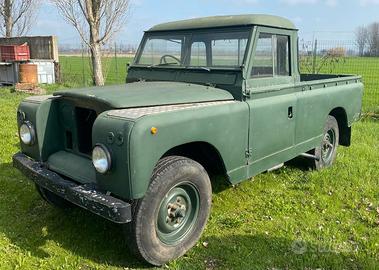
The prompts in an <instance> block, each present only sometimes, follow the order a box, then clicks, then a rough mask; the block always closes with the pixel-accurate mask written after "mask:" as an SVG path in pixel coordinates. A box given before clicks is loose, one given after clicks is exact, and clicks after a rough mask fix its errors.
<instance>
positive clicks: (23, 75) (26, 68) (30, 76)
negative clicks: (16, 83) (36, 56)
mask: <svg viewBox="0 0 379 270" xmlns="http://www.w3.org/2000/svg"><path fill="white" fill-rule="evenodd" d="M19 73H20V78H19V79H20V83H35V84H37V83H38V72H37V65H34V64H20V66H19Z"/></svg>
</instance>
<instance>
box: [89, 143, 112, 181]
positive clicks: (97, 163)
mask: <svg viewBox="0 0 379 270" xmlns="http://www.w3.org/2000/svg"><path fill="white" fill-rule="evenodd" d="M92 164H93V166H94V167H95V169H96V171H98V172H99V173H102V174H104V173H106V172H108V171H109V170H110V168H111V154H110V153H109V151H108V149H107V148H106V147H105V146H104V145H102V144H96V145H95V147H94V148H93V150H92Z"/></svg>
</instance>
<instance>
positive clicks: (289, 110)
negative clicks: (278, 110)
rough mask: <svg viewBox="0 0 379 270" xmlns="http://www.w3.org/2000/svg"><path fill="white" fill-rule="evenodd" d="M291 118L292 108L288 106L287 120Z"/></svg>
mask: <svg viewBox="0 0 379 270" xmlns="http://www.w3.org/2000/svg"><path fill="white" fill-rule="evenodd" d="M292 118H293V107H292V106H290V107H288V119H292Z"/></svg>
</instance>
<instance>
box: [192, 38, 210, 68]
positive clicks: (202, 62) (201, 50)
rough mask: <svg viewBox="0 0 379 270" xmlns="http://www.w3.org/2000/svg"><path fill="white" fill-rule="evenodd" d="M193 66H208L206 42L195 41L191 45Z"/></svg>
mask: <svg viewBox="0 0 379 270" xmlns="http://www.w3.org/2000/svg"><path fill="white" fill-rule="evenodd" d="M190 65H191V66H193V67H205V66H207V49H206V47H205V43H204V42H194V43H192V46H191V64H190Z"/></svg>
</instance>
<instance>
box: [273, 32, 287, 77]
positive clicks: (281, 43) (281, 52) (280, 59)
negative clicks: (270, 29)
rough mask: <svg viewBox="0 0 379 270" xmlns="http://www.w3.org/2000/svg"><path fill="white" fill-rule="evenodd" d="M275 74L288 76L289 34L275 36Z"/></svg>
mask: <svg viewBox="0 0 379 270" xmlns="http://www.w3.org/2000/svg"><path fill="white" fill-rule="evenodd" d="M276 43H277V46H276V53H277V57H276V73H275V74H276V75H279V76H290V75H291V74H290V54H289V45H290V44H289V36H279V35H277V36H276Z"/></svg>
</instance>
